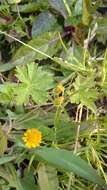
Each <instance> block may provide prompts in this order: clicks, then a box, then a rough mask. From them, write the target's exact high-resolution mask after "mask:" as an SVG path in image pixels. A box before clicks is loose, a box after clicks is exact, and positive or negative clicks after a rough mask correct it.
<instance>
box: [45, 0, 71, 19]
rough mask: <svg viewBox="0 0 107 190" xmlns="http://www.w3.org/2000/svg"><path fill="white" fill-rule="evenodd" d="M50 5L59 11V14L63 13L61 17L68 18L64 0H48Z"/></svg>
mask: <svg viewBox="0 0 107 190" xmlns="http://www.w3.org/2000/svg"><path fill="white" fill-rule="evenodd" d="M48 1H49V4H50V6H51V7H52V8H54V9H55V10H57V11H58V12H60V13H61V15H63V17H64V18H66V17H67V15H68V14H67V9H66V7H65V5H64V1H63V0H48Z"/></svg>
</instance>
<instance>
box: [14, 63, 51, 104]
mask: <svg viewBox="0 0 107 190" xmlns="http://www.w3.org/2000/svg"><path fill="white" fill-rule="evenodd" d="M16 76H17V78H18V79H19V80H20V82H21V83H20V84H18V86H17V85H16V87H17V88H16V89H15V91H14V94H15V95H16V96H17V98H16V103H17V104H18V105H20V104H23V103H28V101H29V97H30V96H31V97H32V99H33V101H34V102H36V103H37V104H43V103H45V102H46V101H47V100H48V93H47V90H49V89H50V88H51V84H52V82H53V77H52V74H51V73H49V72H48V71H43V69H42V67H38V65H37V64H35V63H31V64H27V65H26V66H23V67H20V66H19V67H17V68H16ZM20 95H21V96H20Z"/></svg>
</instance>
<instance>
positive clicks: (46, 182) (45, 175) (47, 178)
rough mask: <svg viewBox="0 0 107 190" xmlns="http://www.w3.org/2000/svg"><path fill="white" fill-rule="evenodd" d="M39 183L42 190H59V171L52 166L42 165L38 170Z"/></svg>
mask: <svg viewBox="0 0 107 190" xmlns="http://www.w3.org/2000/svg"><path fill="white" fill-rule="evenodd" d="M38 183H39V186H40V190H44V189H46V190H50V189H51V190H58V186H59V185H58V178H57V171H56V169H55V168H53V167H52V166H49V165H46V164H40V165H39V169H38Z"/></svg>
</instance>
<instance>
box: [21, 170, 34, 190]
mask: <svg viewBox="0 0 107 190" xmlns="http://www.w3.org/2000/svg"><path fill="white" fill-rule="evenodd" d="M21 184H22V186H23V188H24V190H37V185H36V184H35V179H34V174H33V172H32V171H31V170H30V171H28V170H27V169H25V170H24V177H23V178H22V179H21Z"/></svg>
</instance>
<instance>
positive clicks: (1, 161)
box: [0, 156, 15, 165]
mask: <svg viewBox="0 0 107 190" xmlns="http://www.w3.org/2000/svg"><path fill="white" fill-rule="evenodd" d="M14 159H15V156H3V157H1V158H0V165H3V164H5V163H7V162H11V161H12V160H14Z"/></svg>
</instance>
